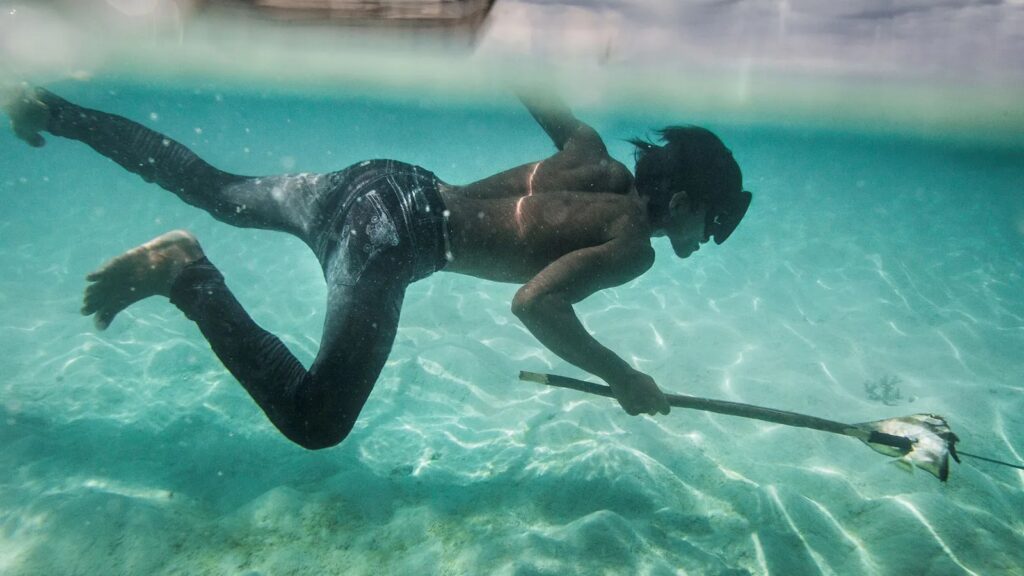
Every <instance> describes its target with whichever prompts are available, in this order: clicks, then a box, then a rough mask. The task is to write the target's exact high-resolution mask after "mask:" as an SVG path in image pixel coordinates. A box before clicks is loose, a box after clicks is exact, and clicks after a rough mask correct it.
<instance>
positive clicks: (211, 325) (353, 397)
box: [170, 258, 407, 449]
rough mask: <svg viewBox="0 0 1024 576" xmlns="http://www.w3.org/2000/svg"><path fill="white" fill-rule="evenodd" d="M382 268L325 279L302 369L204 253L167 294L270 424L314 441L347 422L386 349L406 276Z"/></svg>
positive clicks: (335, 438)
mask: <svg viewBox="0 0 1024 576" xmlns="http://www.w3.org/2000/svg"><path fill="white" fill-rule="evenodd" d="M387 272H388V271H387V270H386V269H383V267H371V268H370V269H368V270H367V272H366V273H364V275H363V276H362V277H361V278H360V281H359V284H358V286H344V285H338V286H333V287H330V293H329V294H328V311H327V319H326V322H325V326H324V335H323V339H322V341H321V345H320V352H319V353H318V355H317V358H316V361H315V362H314V363H313V365H312V367H311V368H310V369H309V370H308V371H307V370H306V369H305V368H303V366H302V364H301V363H299V361H298V360H297V359H296V358H295V356H293V355H292V354H291V352H289V351H288V349H287V348H286V347H285V346H284V344H283V343H282V342H281V341H280V340H279V339H278V338H277V337H275V336H274V335H273V334H270V333H269V332H267V331H266V330H263V329H262V328H260V326H259V325H257V324H256V323H255V322H254V321H253V320H252V318H250V317H249V315H248V314H247V313H246V312H245V310H244V309H243V308H242V306H241V305H240V304H239V303H238V301H237V300H236V299H235V297H234V296H233V295H232V294H231V292H230V290H228V288H227V286H226V285H225V284H224V277H223V276H221V274H220V272H219V271H218V270H217V269H216V268H215V267H214V266H213V264H211V263H210V262H209V260H207V259H205V258H203V259H201V260H199V261H196V262H193V263H192V264H190V265H188V266H187V267H186V268H185V269H184V270H182V272H181V273H180V274H179V275H178V277H177V279H176V280H175V281H174V284H173V286H172V287H171V295H170V297H171V302H172V303H174V304H175V305H176V306H178V308H180V309H181V310H182V311H183V312H184V313H185V315H186V316H188V317H189V318H190V319H191V320H193V321H195V322H196V324H197V325H198V326H199V329H200V331H202V333H203V335H204V336H205V337H206V339H207V340H208V341H209V343H210V346H211V347H212V348H213V351H214V352H215V353H216V354H217V357H218V358H220V360H221V362H223V363H224V366H225V367H226V368H227V369H228V370H229V371H230V372H231V374H232V375H234V376H235V378H237V379H238V381H239V382H240V383H241V384H242V386H243V387H244V388H245V389H246V391H248V392H249V394H250V395H251V396H252V398H253V399H254V400H255V401H256V403H257V404H258V405H259V406H260V408H262V409H263V412H264V413H265V414H266V415H267V417H268V418H269V419H270V421H271V422H273V424H274V425H275V426H276V427H277V428H278V430H280V431H281V432H282V433H283V434H284V435H285V436H287V437H288V438H289V439H290V440H292V441H293V442H295V443H297V444H299V445H301V446H303V447H305V448H308V449H319V448H327V447H330V446H334V445H336V444H338V443H340V442H341V441H342V440H344V439H345V437H346V436H347V435H348V433H349V432H350V431H351V430H352V426H353V425H354V424H355V422H356V419H357V418H358V416H359V412H360V410H361V409H362V407H363V404H364V403H365V402H366V399H367V397H369V395H370V392H371V391H372V390H373V385H374V383H375V382H376V381H377V377H378V376H379V375H380V371H381V369H382V368H383V367H384V362H385V361H386V360H387V357H388V354H389V353H390V352H391V346H392V343H393V342H394V338H395V333H396V331H397V327H398V319H399V314H400V311H401V306H402V299H403V298H404V296H405V288H406V286H407V284H406V283H404V282H396V279H395V277H394V275H393V274H391V275H389V274H388V273H387Z"/></svg>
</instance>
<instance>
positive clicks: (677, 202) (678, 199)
mask: <svg viewBox="0 0 1024 576" xmlns="http://www.w3.org/2000/svg"><path fill="white" fill-rule="evenodd" d="M689 200H690V197H689V196H687V194H686V192H684V191H682V190H680V191H679V192H676V193H675V194H673V195H672V198H670V199H669V201H668V211H669V213H670V214H675V213H676V212H678V211H679V210H680V209H682V208H684V207H686V206H687V203H688V202H689Z"/></svg>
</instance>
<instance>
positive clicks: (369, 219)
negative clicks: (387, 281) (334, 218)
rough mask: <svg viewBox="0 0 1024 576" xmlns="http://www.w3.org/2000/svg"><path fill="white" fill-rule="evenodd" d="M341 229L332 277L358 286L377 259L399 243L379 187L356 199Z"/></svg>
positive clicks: (395, 228)
mask: <svg viewBox="0 0 1024 576" xmlns="http://www.w3.org/2000/svg"><path fill="white" fill-rule="evenodd" d="M339 232H340V233H339V238H338V241H339V246H338V252H337V256H336V258H337V261H336V263H335V264H336V265H335V266H334V267H332V268H333V271H332V272H333V273H332V277H333V280H334V281H336V282H338V283H340V284H344V285H346V286H355V285H356V284H357V283H358V282H359V279H360V278H361V277H362V275H363V273H364V272H366V269H367V268H368V267H369V266H370V264H371V263H372V262H373V261H374V260H376V259H377V258H378V257H379V256H380V255H381V254H382V253H383V252H385V251H386V250H389V249H392V248H394V247H396V246H398V245H399V243H400V238H399V236H398V227H397V226H396V225H395V221H394V219H393V218H392V217H391V213H390V212H389V211H388V209H387V208H386V207H385V206H384V202H383V200H382V199H381V197H380V194H379V193H377V191H376V190H371V191H369V192H367V193H366V194H363V195H362V196H360V197H359V198H358V199H356V201H355V202H354V203H353V204H352V207H351V208H350V209H349V212H348V214H347V215H346V216H345V220H344V223H343V224H342V229H341V230H340V231H339ZM396 272H398V271H397V270H396Z"/></svg>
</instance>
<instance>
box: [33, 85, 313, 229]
mask: <svg viewBox="0 0 1024 576" xmlns="http://www.w3.org/2000/svg"><path fill="white" fill-rule="evenodd" d="M36 97H37V98H39V100H40V101H41V102H43V103H44V104H45V105H46V107H47V109H48V110H49V113H50V116H49V120H48V122H47V125H46V130H47V132H50V133H51V134H53V135H55V136H61V137H64V138H70V139H73V140H79V141H81V142H84V143H85V144H88V145H89V146H90V147H92V148H93V149H94V150H96V151H97V152H99V153H100V154H102V155H103V156H106V157H107V158H110V159H111V160H113V161H114V162H116V163H118V164H119V165H120V166H121V167H122V168H124V169H125V170H128V171H129V172H132V173H134V174H138V175H139V176H141V177H142V179H143V180H145V181H147V182H155V183H156V184H157V185H159V186H160V187H161V188H164V189H165V190H168V191H170V192H173V193H174V194H175V195H177V196H178V197H179V198H181V199H182V200H184V201H185V202H187V203H189V204H191V205H193V206H196V207H198V208H201V209H203V210H205V211H207V212H209V213H210V215H212V216H213V217H214V218H216V219H218V220H220V221H222V222H226V223H228V224H231V225H233V226H240V227H245V228H262V229H266V230H279V231H282V232H290V233H292V234H295V235H296V236H299V237H300V238H302V239H303V240H307V241H308V235H309V230H310V227H311V226H312V225H314V223H313V222H311V220H312V218H313V216H314V215H315V214H316V213H317V206H318V203H319V200H320V198H321V196H322V194H323V193H324V192H325V191H326V190H329V189H330V187H331V186H333V184H332V183H330V182H328V180H329V178H327V177H326V176H325V175H321V174H295V175H281V176H269V177H262V178H258V177H249V176H239V175H236V174H230V173H228V172H224V171H222V170H219V169H217V168H215V167H213V166H211V165H210V164H208V163H207V162H205V161H204V160H203V159H202V158H200V157H199V156H197V155H196V154H195V153H194V152H192V151H191V150H189V149H188V148H186V147H185V146H184V145H182V144H181V143H179V142H176V141H174V140H172V139H171V138H168V137H167V136H164V135H163V134H160V133H159V132H156V131H154V130H150V129H149V128H146V127H145V126H142V125H141V124H138V123H136V122H133V121H131V120H129V119H127V118H124V117H122V116H117V115H114V114H107V113H106V112H101V111H99V110H92V109H90V108H83V107H81V106H78V105H76V104H73V103H71V102H68V101H67V100H64V99H63V98H61V97H59V96H57V95H56V94H53V93H52V92H49V91H46V90H43V89H36Z"/></svg>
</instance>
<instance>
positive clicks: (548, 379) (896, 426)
mask: <svg viewBox="0 0 1024 576" xmlns="http://www.w3.org/2000/svg"><path fill="white" fill-rule="evenodd" d="M519 379H520V380H526V381H529V382H537V383H539V384H547V385H549V386H558V387H561V388H571V389H573V390H579V391H580V392H587V393H589V394H597V395H599V396H607V397H609V398H613V397H614V395H613V394H612V389H611V388H610V387H608V386H603V385H601V384H595V383H593V382H584V381H583V380H576V379H575V378H567V377H565V376H556V375H554V374H538V373H536V372H520V373H519ZM665 396H666V397H667V398H668V403H669V404H671V405H672V406H676V407H679V408H692V409H694V410H703V411H705V412H716V413H718V414H728V415H730V416H739V417H741V418H752V419H754V420H763V421H765V422H774V423H776V424H784V425H786V426H796V427H799V428H811V429H814V430H821V431H823V432H832V433H833V434H842V435H843V436H851V437H853V438H856V439H858V440H860V441H861V442H864V443H865V444H867V445H868V446H870V447H871V449H872V450H875V451H876V452H879V453H882V454H885V455H886V456H891V457H893V458H898V460H897V461H898V462H899V463H901V464H903V465H905V466H906V467H907V468H909V469H912V467H913V466H917V467H918V468H921V469H922V470H927V471H928V472H930V473H931V474H933V475H934V476H935V477H936V478H938V479H939V480H942V481H943V482H945V481H946V478H948V477H949V457H950V456H952V457H953V459H954V460H956V461H957V462H960V456H970V457H971V458H977V459H979V460H985V461H987V462H992V463H995V464H1002V465H1004V466H1010V467H1012V468H1018V469H1021V470H1024V466H1019V465H1016V464H1010V463H1008V462H1002V461H999V460H993V459H991V458H986V457H984V456H976V455H974V454H968V453H966V452H963V451H962V450H961V451H960V452H959V453H958V452H957V449H956V443H957V442H959V441H960V439H959V438H957V435H956V434H954V433H953V432H952V431H950V429H949V425H948V424H946V420H945V419H944V418H942V417H941V416H936V415H934V414H914V415H912V416H903V417H901V418H889V419H887V420H876V421H874V422H863V423H860V424H843V423H842V422H833V421H832V420H825V419H824V418H817V417H815V416H807V415H806V414H797V413H796V412H786V411H783V410H773V409H771V408H762V407H761V406H753V405H751V404H741V403H739V402H727V401H725V400H711V399H709V398H699V397H697V396H685V395H682V394H666V395H665Z"/></svg>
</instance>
